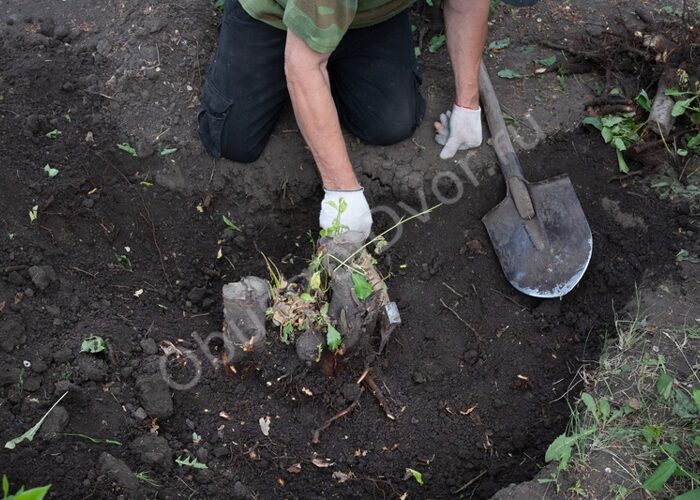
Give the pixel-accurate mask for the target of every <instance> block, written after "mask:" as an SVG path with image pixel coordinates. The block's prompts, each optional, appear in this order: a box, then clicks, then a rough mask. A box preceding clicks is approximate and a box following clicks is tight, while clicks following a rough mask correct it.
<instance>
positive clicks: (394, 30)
mask: <svg viewBox="0 0 700 500" xmlns="http://www.w3.org/2000/svg"><path fill="white" fill-rule="evenodd" d="M285 39H286V32H285V31H283V30H279V29H277V28H273V27H271V26H269V25H267V24H265V23H263V22H261V21H258V20H256V19H253V18H252V17H250V16H249V15H248V13H247V12H245V11H244V10H243V8H242V7H241V6H240V4H239V3H238V0H229V1H228V2H227V4H226V9H225V11H224V15H223V22H222V26H221V33H220V35H219V45H218V47H217V50H216V54H215V55H214V59H213V60H212V62H211V65H210V66H209V73H208V75H207V81H206V83H205V85H204V90H203V93H202V107H201V110H200V112H199V116H198V120H199V136H200V137H201V139H202V142H203V143H204V147H205V148H206V149H207V151H209V153H210V154H211V155H213V156H215V157H217V158H218V157H221V156H223V157H224V158H228V159H230V160H234V161H238V162H244V163H247V162H252V161H254V160H255V159H257V158H258V157H259V156H260V154H261V153H262V151H263V149H264V148H265V145H266V144H267V141H268V139H269V138H270V134H271V133H272V129H273V128H274V126H275V123H276V122H277V119H278V118H279V115H280V113H281V111H282V108H283V107H284V105H285V103H286V102H287V99H289V94H288V93H287V82H286V78H285V74H284V45H285ZM328 73H329V76H330V81H331V92H332V94H333V99H334V100H335V105H336V108H337V109H338V116H339V117H340V121H341V123H342V124H343V126H345V127H346V128H347V129H348V130H349V131H350V132H352V133H353V134H354V135H356V136H357V137H358V138H360V140H362V141H363V142H365V143H368V144H378V145H386V144H394V143H396V142H399V141H401V140H403V139H405V138H407V137H409V136H410V135H411V134H412V133H413V131H414V130H415V129H416V127H417V126H418V124H419V123H420V120H421V119H422V118H423V114H424V112H425V101H424V100H423V98H422V97H421V95H420V93H419V87H420V82H421V79H420V75H419V73H418V66H417V62H416V56H415V53H414V49H413V39H412V35H411V27H410V21H409V13H408V11H407V10H406V11H404V12H402V13H400V14H398V15H396V16H394V17H393V18H391V19H389V20H388V21H385V22H383V23H380V24H378V25H375V26H371V27H369V28H360V29H351V30H349V31H348V32H347V33H346V35H345V36H344V37H343V40H342V41H341V43H340V45H339V46H338V47H337V48H336V50H335V51H334V52H333V53H332V54H331V56H330V59H329V61H328Z"/></svg>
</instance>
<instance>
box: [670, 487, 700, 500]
mask: <svg viewBox="0 0 700 500" xmlns="http://www.w3.org/2000/svg"><path fill="white" fill-rule="evenodd" d="M673 500H700V488H695V489H693V490H690V491H686V492H685V493H683V494H682V495H678V496H677V497H675V498H674V499H673Z"/></svg>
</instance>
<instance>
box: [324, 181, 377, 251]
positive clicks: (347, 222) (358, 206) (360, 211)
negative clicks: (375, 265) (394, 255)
mask: <svg viewBox="0 0 700 500" xmlns="http://www.w3.org/2000/svg"><path fill="white" fill-rule="evenodd" d="M324 191H325V192H326V195H325V196H324V197H323V201H322V202H321V215H320V217H319V224H320V225H321V229H324V230H326V231H328V232H329V234H325V235H324V236H336V235H338V234H341V233H344V232H346V231H357V232H359V233H362V236H363V237H364V238H365V239H367V237H368V236H369V233H370V232H371V231H372V213H371V212H370V210H369V205H368V204H367V200H366V199H365V194H364V189H362V188H360V189H358V190H356V191H331V190H330V189H324Z"/></svg>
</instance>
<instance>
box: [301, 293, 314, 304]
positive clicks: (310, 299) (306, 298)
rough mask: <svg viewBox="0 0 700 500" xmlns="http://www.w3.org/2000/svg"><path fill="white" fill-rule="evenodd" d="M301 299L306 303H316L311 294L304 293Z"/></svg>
mask: <svg viewBox="0 0 700 500" xmlns="http://www.w3.org/2000/svg"><path fill="white" fill-rule="evenodd" d="M299 298H300V299H301V300H303V301H304V302H316V299H314V298H313V297H312V296H311V294H310V293H306V292H304V293H302V294H300V295H299Z"/></svg>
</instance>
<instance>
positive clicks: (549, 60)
mask: <svg viewBox="0 0 700 500" xmlns="http://www.w3.org/2000/svg"><path fill="white" fill-rule="evenodd" d="M534 62H535V64H537V65H538V66H544V67H545V68H549V67H550V66H553V65H554V63H556V62H557V56H556V55H551V56H549V57H545V58H543V59H535V61H534Z"/></svg>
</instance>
